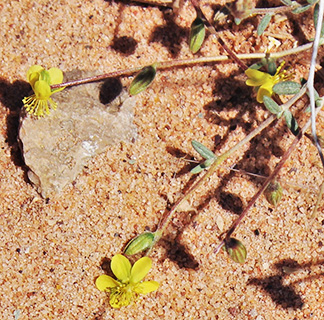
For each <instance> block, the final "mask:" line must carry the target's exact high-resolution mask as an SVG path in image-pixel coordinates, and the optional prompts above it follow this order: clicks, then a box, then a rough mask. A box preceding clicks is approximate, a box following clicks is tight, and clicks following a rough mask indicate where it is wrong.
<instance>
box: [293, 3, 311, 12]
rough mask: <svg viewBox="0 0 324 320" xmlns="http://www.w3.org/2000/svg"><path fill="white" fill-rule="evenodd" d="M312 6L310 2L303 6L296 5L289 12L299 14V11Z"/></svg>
mask: <svg viewBox="0 0 324 320" xmlns="http://www.w3.org/2000/svg"><path fill="white" fill-rule="evenodd" d="M311 7H312V5H311V4H307V5H305V6H299V7H297V8H296V9H294V10H292V11H291V12H292V13H295V14H299V13H303V12H305V11H307V10H308V9H310V8H311Z"/></svg>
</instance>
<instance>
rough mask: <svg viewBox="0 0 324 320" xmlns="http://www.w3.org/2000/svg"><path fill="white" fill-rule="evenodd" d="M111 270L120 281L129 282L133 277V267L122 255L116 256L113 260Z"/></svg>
mask: <svg viewBox="0 0 324 320" xmlns="http://www.w3.org/2000/svg"><path fill="white" fill-rule="evenodd" d="M110 266H111V270H112V272H113V273H114V275H115V276H116V278H117V279H118V280H120V281H121V282H127V281H128V280H129V278H130V275H131V268H132V265H131V263H130V262H129V260H128V259H127V258H126V257H124V256H123V255H121V254H116V255H115V256H113V257H112V259H111V264H110Z"/></svg>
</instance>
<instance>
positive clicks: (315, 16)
mask: <svg viewBox="0 0 324 320" xmlns="http://www.w3.org/2000/svg"><path fill="white" fill-rule="evenodd" d="M318 9H319V6H318V3H317V4H316V6H315V8H314V16H313V19H314V27H315V29H316V26H317V20H318ZM323 34H324V24H323V25H322V29H321V37H323Z"/></svg>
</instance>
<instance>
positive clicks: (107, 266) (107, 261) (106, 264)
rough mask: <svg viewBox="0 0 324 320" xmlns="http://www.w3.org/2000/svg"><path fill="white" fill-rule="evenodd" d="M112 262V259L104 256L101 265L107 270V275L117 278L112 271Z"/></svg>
mask: <svg viewBox="0 0 324 320" xmlns="http://www.w3.org/2000/svg"><path fill="white" fill-rule="evenodd" d="M110 263H111V259H109V258H107V257H104V258H102V260H101V262H100V267H101V269H102V270H103V271H104V272H105V274H106V275H108V276H110V277H112V278H114V279H115V278H116V277H115V276H114V274H113V272H112V271H111V268H110Z"/></svg>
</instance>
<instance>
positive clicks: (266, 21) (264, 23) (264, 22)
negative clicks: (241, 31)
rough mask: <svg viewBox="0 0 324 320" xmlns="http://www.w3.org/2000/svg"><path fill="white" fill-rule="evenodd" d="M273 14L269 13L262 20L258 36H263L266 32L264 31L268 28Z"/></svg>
mask: <svg viewBox="0 0 324 320" xmlns="http://www.w3.org/2000/svg"><path fill="white" fill-rule="evenodd" d="M272 15H273V13H267V14H266V15H265V16H264V17H263V18H262V20H261V22H260V24H259V25H258V31H257V32H258V36H261V34H262V33H263V32H264V30H265V29H266V28H267V26H268V24H269V22H270V20H271V18H272Z"/></svg>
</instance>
